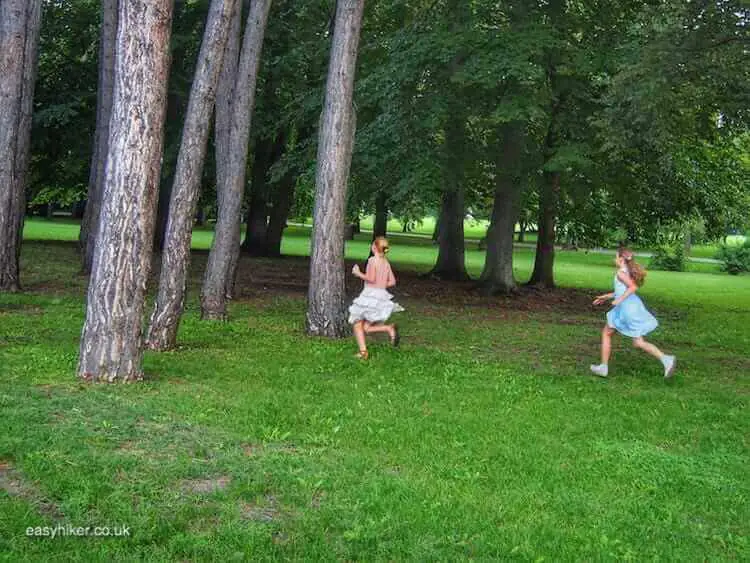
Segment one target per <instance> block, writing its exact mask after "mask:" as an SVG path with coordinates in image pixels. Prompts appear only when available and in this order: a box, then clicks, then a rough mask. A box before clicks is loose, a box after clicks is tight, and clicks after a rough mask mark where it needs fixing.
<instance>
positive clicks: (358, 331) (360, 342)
mask: <svg viewBox="0 0 750 563" xmlns="http://www.w3.org/2000/svg"><path fill="white" fill-rule="evenodd" d="M353 330H354V338H355V339H356V340H357V346H359V351H360V353H362V352H365V353H366V352H367V342H366V341H365V321H358V322H356V323H354V327H353Z"/></svg>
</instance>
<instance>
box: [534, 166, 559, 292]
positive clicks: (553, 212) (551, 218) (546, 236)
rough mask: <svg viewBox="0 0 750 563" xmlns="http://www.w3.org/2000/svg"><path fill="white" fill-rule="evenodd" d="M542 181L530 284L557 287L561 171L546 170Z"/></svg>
mask: <svg viewBox="0 0 750 563" xmlns="http://www.w3.org/2000/svg"><path fill="white" fill-rule="evenodd" d="M542 182H543V183H542V192H541V197H540V198H539V232H538V233H537V241H536V256H535V257H534V271H533V272H532V274H531V279H530V280H529V285H539V286H544V287H549V288H552V287H555V274H554V266H555V222H556V220H557V205H558V201H559V199H560V173H559V172H545V173H544V178H543V181H542Z"/></svg>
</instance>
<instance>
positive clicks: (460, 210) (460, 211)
mask: <svg viewBox="0 0 750 563" xmlns="http://www.w3.org/2000/svg"><path fill="white" fill-rule="evenodd" d="M465 142H466V133H465V130H464V122H463V118H462V117H461V115H460V112H453V113H452V114H451V115H450V116H449V118H448V123H447V124H446V128H445V146H444V151H445V155H444V164H443V178H444V182H445V186H444V190H443V195H442V202H441V209H440V218H439V219H438V225H439V231H438V258H437V262H436V263H435V267H434V268H433V269H432V270H431V271H430V273H429V275H430V276H431V277H434V278H438V279H443V280H455V281H462V280H467V279H469V275H468V274H467V273H466V265H465V262H464V256H465V249H464V214H465V213H466V208H465V205H464V191H465V187H464V174H463V167H464V161H463V154H464V143H465ZM436 230H438V229H437V227H436Z"/></svg>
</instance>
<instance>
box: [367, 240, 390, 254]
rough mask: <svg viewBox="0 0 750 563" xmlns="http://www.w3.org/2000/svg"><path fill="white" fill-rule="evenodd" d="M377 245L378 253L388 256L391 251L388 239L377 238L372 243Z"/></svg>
mask: <svg viewBox="0 0 750 563" xmlns="http://www.w3.org/2000/svg"><path fill="white" fill-rule="evenodd" d="M372 242H373V244H374V245H375V248H377V249H378V252H380V253H382V254H388V251H389V250H390V248H391V247H390V245H389V244H388V239H387V238H385V237H377V238H376V239H375V240H374V241H372Z"/></svg>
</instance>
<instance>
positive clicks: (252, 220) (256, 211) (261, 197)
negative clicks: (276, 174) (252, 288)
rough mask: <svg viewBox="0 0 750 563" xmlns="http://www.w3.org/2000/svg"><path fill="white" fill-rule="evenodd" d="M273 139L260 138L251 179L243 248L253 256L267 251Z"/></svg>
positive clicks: (261, 254)
mask: <svg viewBox="0 0 750 563" xmlns="http://www.w3.org/2000/svg"><path fill="white" fill-rule="evenodd" d="M272 153H273V146H272V144H271V141H269V140H266V139H259V140H258V142H257V144H256V147H255V156H254V158H253V169H252V179H251V181H250V207H249V209H248V212H247V231H246V232H245V240H244V241H243V243H242V250H243V251H245V252H247V253H248V254H250V255H251V256H263V255H264V254H265V253H266V233H267V231H268V201H267V199H268V194H267V192H268V172H269V170H270V169H271V166H272V165H273V162H272V159H273V154H272Z"/></svg>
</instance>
